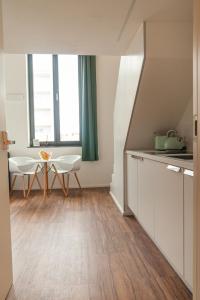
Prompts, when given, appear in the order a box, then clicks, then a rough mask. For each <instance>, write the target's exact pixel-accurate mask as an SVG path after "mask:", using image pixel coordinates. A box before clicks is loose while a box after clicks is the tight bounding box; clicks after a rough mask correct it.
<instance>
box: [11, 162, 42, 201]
mask: <svg viewBox="0 0 200 300" xmlns="http://www.w3.org/2000/svg"><path fill="white" fill-rule="evenodd" d="M9 171H10V173H11V175H12V177H13V180H12V184H11V192H12V191H13V188H14V185H15V182H16V179H17V176H20V177H21V178H22V181H23V195H24V198H25V197H26V185H25V176H28V188H29V187H30V177H31V175H33V176H34V178H33V181H34V180H35V179H36V180H37V183H38V185H39V187H40V189H42V187H41V184H40V181H39V179H38V173H39V172H41V167H40V165H39V164H38V163H36V162H35V160H34V159H33V158H31V157H22V156H18V157H10V158H9Z"/></svg>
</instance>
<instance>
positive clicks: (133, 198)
mask: <svg viewBox="0 0 200 300" xmlns="http://www.w3.org/2000/svg"><path fill="white" fill-rule="evenodd" d="M127 202H128V207H129V208H130V209H131V211H132V212H133V213H134V215H135V216H137V214H138V158H137V157H135V156H133V155H128V156H127Z"/></svg>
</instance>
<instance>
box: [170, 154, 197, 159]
mask: <svg viewBox="0 0 200 300" xmlns="http://www.w3.org/2000/svg"><path fill="white" fill-rule="evenodd" d="M165 156H167V157H172V158H177V159H184V160H192V159H193V154H173V155H172V154H169V155H165Z"/></svg>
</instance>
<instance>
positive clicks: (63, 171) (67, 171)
mask: <svg viewBox="0 0 200 300" xmlns="http://www.w3.org/2000/svg"><path fill="white" fill-rule="evenodd" d="M52 171H53V172H54V173H55V172H56V171H57V173H58V174H67V173H71V170H62V169H58V168H56V171H55V170H54V169H53V168H52Z"/></svg>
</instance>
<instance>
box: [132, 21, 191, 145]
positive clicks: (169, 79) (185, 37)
mask: <svg viewBox="0 0 200 300" xmlns="http://www.w3.org/2000/svg"><path fill="white" fill-rule="evenodd" d="M145 49H146V60H145V65H144V70H143V73H142V77H141V83H140V87H139V90H138V95H137V99H136V102H135V106H134V111H133V117H132V119H131V124H130V130H129V133H128V137H127V148H128V149H152V148H153V147H154V133H155V132H158V133H159V132H166V131H168V130H169V129H175V128H176V127H177V124H178V123H179V121H180V120H181V118H182V116H183V114H184V112H185V108H186V106H187V104H188V101H189V100H190V99H191V97H192V22H147V23H146V47H145ZM191 121H192V114H191Z"/></svg>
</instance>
